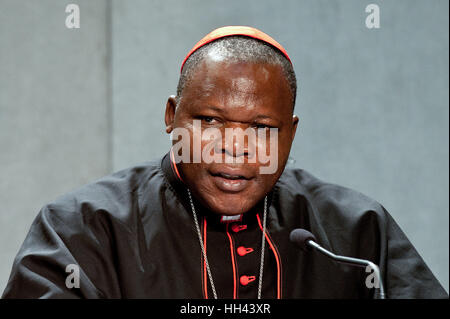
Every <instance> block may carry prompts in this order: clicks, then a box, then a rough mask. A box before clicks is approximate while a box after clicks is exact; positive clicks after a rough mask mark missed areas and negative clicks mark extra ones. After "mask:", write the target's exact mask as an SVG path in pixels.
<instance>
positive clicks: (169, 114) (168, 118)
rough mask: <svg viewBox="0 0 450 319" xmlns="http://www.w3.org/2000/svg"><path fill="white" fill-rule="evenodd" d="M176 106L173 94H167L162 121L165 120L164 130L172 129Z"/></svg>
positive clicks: (168, 131) (169, 130) (170, 130)
mask: <svg viewBox="0 0 450 319" xmlns="http://www.w3.org/2000/svg"><path fill="white" fill-rule="evenodd" d="M176 108H177V101H176V97H175V95H171V96H169V98H168V99H167V104H166V113H165V115H164V121H165V122H166V132H167V133H170V132H172V130H173V121H174V120H175V109H176Z"/></svg>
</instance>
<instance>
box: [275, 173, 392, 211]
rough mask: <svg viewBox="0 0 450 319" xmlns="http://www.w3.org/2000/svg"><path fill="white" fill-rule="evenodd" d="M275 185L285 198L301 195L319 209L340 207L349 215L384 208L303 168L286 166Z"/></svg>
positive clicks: (333, 209) (362, 195)
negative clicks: (288, 167)
mask: <svg viewBox="0 0 450 319" xmlns="http://www.w3.org/2000/svg"><path fill="white" fill-rule="evenodd" d="M277 187H279V189H280V190H281V192H282V193H284V194H285V196H286V197H288V198H296V197H299V196H301V197H302V198H305V199H306V200H307V201H308V202H310V204H311V205H312V206H314V207H315V208H317V209H318V211H319V212H320V211H330V210H332V211H339V212H341V213H342V214H346V215H348V216H349V217H357V216H358V215H362V214H365V213H366V212H375V213H377V214H379V215H381V216H384V214H385V210H384V208H383V207H382V205H381V204H380V203H378V202H377V201H376V200H374V199H372V198H370V197H369V196H366V195H365V194H362V193H360V192H358V191H356V190H353V189H350V188H347V187H344V186H341V185H337V184H333V183H328V182H325V181H322V180H321V179H319V178H317V177H315V176H314V175H312V174H311V173H309V172H307V171H306V170H303V169H286V170H285V171H284V172H283V174H282V176H281V177H280V179H279V181H278V183H277Z"/></svg>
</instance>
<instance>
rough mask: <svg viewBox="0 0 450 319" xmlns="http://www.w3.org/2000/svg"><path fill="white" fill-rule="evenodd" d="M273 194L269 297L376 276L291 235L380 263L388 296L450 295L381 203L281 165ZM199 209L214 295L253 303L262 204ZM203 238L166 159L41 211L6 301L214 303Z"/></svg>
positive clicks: (361, 291) (347, 285)
mask: <svg viewBox="0 0 450 319" xmlns="http://www.w3.org/2000/svg"><path fill="white" fill-rule="evenodd" d="M268 198H269V203H268V215H267V236H266V239H267V240H266V245H265V247H266V250H265V259H264V268H263V271H264V272H263V282H262V298H373V296H374V289H373V288H368V286H367V285H366V283H372V286H373V284H374V281H373V280H369V279H370V277H368V276H370V274H371V273H370V272H366V270H365V269H363V268H355V267H351V266H347V265H342V264H337V263H335V262H333V261H332V260H330V259H327V258H326V257H325V256H323V255H321V254H319V253H317V252H314V251H310V252H302V251H300V250H299V249H298V248H297V247H295V246H294V245H293V244H292V243H291V242H290V241H289V234H290V232H291V231H292V230H293V229H296V228H303V229H307V230H309V231H310V232H312V233H313V234H314V235H315V236H316V238H317V241H318V243H319V244H321V245H322V246H323V247H325V248H327V249H329V250H331V251H333V252H334V253H336V254H339V255H345V256H351V257H356V258H363V259H369V260H371V261H372V262H374V263H376V264H377V265H379V267H380V270H381V274H382V277H383V281H384V287H385V290H386V294H387V297H388V298H448V295H447V293H446V292H445V290H444V289H443V288H442V286H441V285H440V284H439V282H438V281H437V280H436V278H435V277H434V276H433V274H432V273H431V271H430V270H429V268H428V267H427V266H426V264H425V263H424V261H423V260H422V258H421V257H420V256H419V254H418V253H417V251H416V250H415V248H414V247H413V246H412V244H411V243H410V242H409V240H408V239H407V238H406V236H405V234H404V233H403V232H402V230H401V229H400V228H399V226H398V225H397V224H396V223H395V221H394V220H393V218H392V217H391V216H390V215H389V213H388V212H387V211H386V210H385V209H384V208H383V207H382V206H381V205H380V204H379V203H377V202H376V201H374V200H372V199H370V198H368V197H366V196H364V195H362V194H360V193H358V192H355V191H353V190H350V189H347V188H344V187H341V186H337V185H333V184H328V183H324V182H322V181H320V180H319V179H317V178H315V177H314V176H312V175H311V174H309V173H307V172H306V171H304V170H298V169H286V170H285V171H284V173H283V175H282V176H281V178H280V179H279V181H278V182H277V183H276V185H275V187H274V189H273V190H272V192H271V193H270V194H269V197H268ZM195 206H196V211H197V217H198V221H199V225H200V232H201V237H202V239H203V241H204V243H205V248H206V253H207V259H208V261H209V264H210V268H211V275H212V278H213V282H214V285H215V288H216V291H217V296H218V297H219V298H256V297H257V289H258V280H259V278H258V277H259V267H260V258H261V247H262V246H261V242H262V240H261V239H262V225H261V223H262V221H263V218H262V214H263V205H262V203H260V204H258V205H257V206H256V207H255V208H254V210H252V211H250V212H247V213H245V214H244V215H243V218H242V219H241V220H239V221H231V222H224V221H223V220H222V218H221V216H218V215H215V214H212V213H210V212H208V211H207V210H206V209H204V208H203V207H201V206H200V204H199V203H198V202H195ZM198 237H199V236H198V232H197V231H196V228H195V224H194V220H193V215H192V211H191V207H190V203H189V200H188V195H187V190H186V188H185V186H184V185H183V183H182V182H181V181H180V180H179V179H178V178H177V177H176V175H175V172H174V170H173V167H172V163H171V161H170V158H169V156H168V155H166V156H164V158H163V159H162V160H159V161H157V162H153V163H145V164H143V165H140V166H136V167H132V168H129V169H125V170H122V171H120V172H117V173H115V174H112V175H110V176H107V177H104V178H102V179H100V180H98V181H96V182H94V183H91V184H88V185H86V186H83V187H81V188H79V189H78V190H76V191H74V192H71V193H69V194H66V195H64V196H62V197H60V198H58V199H57V200H55V201H54V202H52V203H50V204H48V205H46V206H44V207H43V208H42V210H41V211H40V212H39V214H38V216H37V218H36V219H35V221H34V222H33V224H32V226H31V229H30V231H29V233H28V235H27V237H26V239H25V241H24V243H23V245H22V247H21V248H20V251H19V253H18V255H17V257H16V259H15V261H14V265H13V268H12V273H11V276H10V278H9V282H8V285H7V287H6V289H5V291H4V293H3V298H212V297H213V293H212V289H211V284H210V282H209V279H208V275H207V271H206V265H205V264H206V263H205V261H204V260H203V256H202V251H201V248H200V243H199V238H198ZM70 265H71V266H70ZM68 266H69V267H68ZM74 267H78V268H77V269H78V271H79V272H77V270H76V269H75V268H74ZM77 274H79V280H78V281H77V277H76V275H77ZM372 279H373V277H372ZM76 283H79V288H77V286H76ZM74 284H75V287H73V286H74ZM369 286H370V284H369ZM372 286H370V287H372Z"/></svg>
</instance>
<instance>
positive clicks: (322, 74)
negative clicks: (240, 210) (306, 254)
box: [0, 0, 449, 291]
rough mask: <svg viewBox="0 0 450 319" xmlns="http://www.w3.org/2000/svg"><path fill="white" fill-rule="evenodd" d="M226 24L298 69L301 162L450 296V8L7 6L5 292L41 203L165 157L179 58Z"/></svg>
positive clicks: (2, 215)
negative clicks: (373, 13)
mask: <svg viewBox="0 0 450 319" xmlns="http://www.w3.org/2000/svg"><path fill="white" fill-rule="evenodd" d="M68 3H77V4H79V6H80V9H81V28H80V29H77V30H69V29H66V27H65V25H64V21H65V17H66V13H65V12H64V9H65V6H66V5H67V4H68ZM369 3H376V4H378V5H379V6H380V10H381V28H380V29H377V30H373V29H372V30H369V29H367V28H366V27H365V23H364V21H365V18H366V15H367V14H366V13H365V11H364V9H365V7H366V5H367V4H369ZM223 25H251V26H255V27H257V28H260V29H261V30H263V31H264V32H266V33H268V34H270V35H272V36H273V37H274V38H275V39H277V41H278V42H280V43H281V44H283V45H284V46H285V48H286V49H287V51H288V52H289V54H290V56H291V58H292V60H293V61H294V66H295V70H296V73H297V77H298V80H299V87H300V90H299V96H298V102H297V107H296V113H297V115H298V116H299V117H300V127H299V130H298V132H297V137H296V140H295V142H294V145H293V148H292V151H291V157H292V158H293V159H295V164H294V165H293V166H297V167H302V168H305V169H307V170H308V171H310V172H312V173H313V174H315V175H316V176H318V177H320V178H321V179H324V180H327V181H331V182H334V183H338V184H342V185H345V186H348V187H351V188H354V189H357V190H359V191H361V192H363V193H365V194H367V195H369V196H370V197H373V198H375V199H376V200H378V201H379V202H381V203H382V204H383V205H384V206H385V207H386V208H387V210H388V211H389V212H390V213H391V214H392V215H393V216H394V218H395V219H396V221H397V222H398V223H399V224H400V226H401V227H402V229H403V230H404V231H405V233H406V234H407V236H408V237H409V238H410V240H411V241H412V242H413V244H414V245H415V246H416V248H417V250H418V251H419V252H420V253H421V255H422V256H423V257H424V259H425V261H426V262H427V263H428V265H429V266H430V268H431V269H432V271H433V272H434V273H435V275H436V276H437V277H438V279H439V280H440V281H441V282H442V284H443V285H444V287H445V288H446V289H447V291H448V285H449V279H448V273H449V258H448V257H449V256H448V252H449V246H448V243H449V227H448V225H449V220H448V217H449V196H448V192H449V171H448V167H449V166H448V164H449V148H448V142H449V123H448V118H449V95H448V85H449V83H448V67H449V65H448V53H449V52H448V1H446V0H431V1H424V0H421V1H411V0H395V1H394V0H389V1H388V0H383V1H378V0H373V1H361V0H352V1H350V0H339V1H334V0H320V1H298V0H292V1H283V2H282V5H281V4H280V2H279V1H256V0H253V1H249V0H244V1H243V0H240V1H218V0H214V1H199V0H196V1H173V0H171V1H167V0H165V1H162V0H158V1H143V0H142V1H137V0H133V1H126V2H125V1H121V0H112V1H106V0H96V1H88V0H83V1H82V0H73V1H67V3H66V2H65V1H59V0H46V1H24V0H21V1H13V0H0V41H1V47H0V175H1V179H0V203H1V204H2V205H1V209H0V258H1V259H0V260H1V262H0V290H3V289H4V286H5V285H6V281H7V279H8V276H9V272H10V269H11V265H12V261H13V258H14V256H15V254H16V253H17V251H18V249H19V247H20V245H21V243H22V242H23V239H24V237H25V235H26V233H27V231H28V229H29V226H30V224H31V222H32V220H33V218H34V217H35V215H36V214H37V212H38V210H39V208H40V207H41V206H43V205H44V204H45V203H46V202H48V201H50V200H52V199H54V198H55V197H56V196H58V195H60V194H62V193H65V192H67V191H69V190H71V189H73V188H75V187H78V186H80V185H83V184H85V183H87V182H89V181H92V180H94V179H96V178H98V177H100V176H102V175H105V174H107V173H109V172H112V171H115V170H118V169H121V168H124V167H127V166H130V165H133V164H135V163H138V162H142V161H145V160H148V159H152V158H155V157H159V156H160V155H162V154H163V153H164V152H166V151H167V149H168V145H169V138H168V136H167V135H166V134H165V133H164V123H163V112H164V107H165V102H166V99H167V97H168V95H169V94H172V93H174V92H175V88H176V84H177V79H178V74H179V67H180V63H181V61H182V59H183V57H184V55H185V54H186V53H187V51H189V49H190V48H191V47H192V46H193V45H194V44H195V42H197V41H198V40H199V39H200V38H201V37H202V36H203V35H205V34H206V33H207V32H209V31H210V30H212V29H214V28H216V27H219V26H223Z"/></svg>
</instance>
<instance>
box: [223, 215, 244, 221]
mask: <svg viewBox="0 0 450 319" xmlns="http://www.w3.org/2000/svg"><path fill="white" fill-rule="evenodd" d="M242 216H243V214H239V215H222V216H221V217H220V222H221V223H234V222H239V221H241V220H242Z"/></svg>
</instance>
